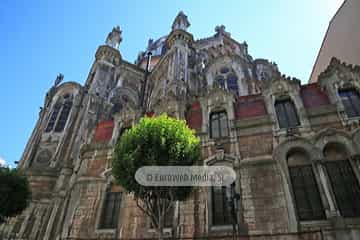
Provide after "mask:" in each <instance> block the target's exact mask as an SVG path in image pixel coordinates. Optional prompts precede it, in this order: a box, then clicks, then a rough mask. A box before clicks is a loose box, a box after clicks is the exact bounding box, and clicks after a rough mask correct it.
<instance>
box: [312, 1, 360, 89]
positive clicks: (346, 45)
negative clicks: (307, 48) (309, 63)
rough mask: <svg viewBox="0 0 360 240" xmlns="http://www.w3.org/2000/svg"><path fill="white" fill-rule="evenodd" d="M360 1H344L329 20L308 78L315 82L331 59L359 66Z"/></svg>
mask: <svg viewBox="0 0 360 240" xmlns="http://www.w3.org/2000/svg"><path fill="white" fill-rule="evenodd" d="M359 23H360V1H358V0H344V2H343V4H342V5H341V7H340V8H339V10H338V11H337V12H336V14H335V15H334V17H333V18H332V19H331V21H330V24H329V28H328V30H327V32H326V35H325V37H324V40H323V43H322V45H321V48H320V51H319V53H318V56H317V58H316V61H315V64H314V67H313V70H312V72H311V76H310V82H316V81H317V80H318V77H319V74H320V73H322V72H323V71H325V69H326V67H327V66H328V65H329V63H330V60H331V58H332V57H336V58H338V59H340V60H341V61H345V62H347V63H348V64H354V65H360V44H359V43H360V24H359Z"/></svg>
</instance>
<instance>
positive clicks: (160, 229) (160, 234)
mask: <svg viewBox="0 0 360 240" xmlns="http://www.w3.org/2000/svg"><path fill="white" fill-rule="evenodd" d="M163 228H164V217H163V214H161V213H160V214H159V226H158V239H159V240H162V239H164V236H163Z"/></svg>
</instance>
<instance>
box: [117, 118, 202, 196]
mask: <svg viewBox="0 0 360 240" xmlns="http://www.w3.org/2000/svg"><path fill="white" fill-rule="evenodd" d="M199 159H200V140H199V138H197V137H196V136H195V134H194V132H193V131H192V130H190V129H189V128H188V126H187V125H186V123H185V121H183V120H177V119H174V118H171V117H168V116H167V115H165V114H163V115H161V116H158V117H154V118H142V119H141V120H140V123H139V124H138V125H136V126H134V127H133V128H131V129H129V130H127V131H126V132H125V133H124V134H123V135H122V136H121V138H120V139H119V141H118V143H117V144H116V148H115V153H114V158H113V162H112V172H113V175H114V176H115V179H116V181H117V183H118V184H120V185H121V186H123V187H124V188H125V189H126V190H127V191H128V192H131V193H133V194H134V195H135V197H139V198H142V197H143V194H144V193H146V194H148V193H149V191H157V190H159V188H157V187H144V186H141V185H139V184H138V183H137V182H136V180H135V172H136V170H137V169H139V168H140V167H143V166H191V165H194V164H196V162H197V161H198V160H199ZM167 190H169V191H172V192H173V194H172V195H173V196H174V200H182V199H184V198H186V197H187V195H188V193H189V190H191V189H189V188H188V187H176V188H175V187H169V188H168V189H167ZM161 191H162V192H164V188H161ZM165 192H166V191H165Z"/></svg>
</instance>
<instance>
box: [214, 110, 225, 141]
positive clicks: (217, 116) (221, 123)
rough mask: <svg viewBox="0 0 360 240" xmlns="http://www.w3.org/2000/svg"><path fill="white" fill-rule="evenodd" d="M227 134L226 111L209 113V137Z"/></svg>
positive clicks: (219, 136)
mask: <svg viewBox="0 0 360 240" xmlns="http://www.w3.org/2000/svg"><path fill="white" fill-rule="evenodd" d="M228 135H229V130H228V119H227V115H226V112H215V113H212V114H210V138H221V137H226V136H228Z"/></svg>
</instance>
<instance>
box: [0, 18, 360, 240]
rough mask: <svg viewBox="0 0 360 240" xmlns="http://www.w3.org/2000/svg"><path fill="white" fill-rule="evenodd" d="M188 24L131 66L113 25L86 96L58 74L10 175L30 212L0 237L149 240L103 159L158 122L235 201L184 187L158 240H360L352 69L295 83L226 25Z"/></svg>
mask: <svg viewBox="0 0 360 240" xmlns="http://www.w3.org/2000/svg"><path fill="white" fill-rule="evenodd" d="M169 26H170V24H169ZM189 26H190V22H189V20H188V17H187V16H186V15H185V14H184V13H183V12H180V13H179V14H178V15H177V16H176V17H175V19H174V21H173V23H172V25H171V29H170V31H169V32H168V33H167V34H166V35H164V36H163V37H161V38H159V39H157V40H152V39H150V40H149V41H148V46H147V47H146V49H145V50H144V51H143V52H140V53H139V55H138V57H137V59H136V61H135V63H130V62H128V61H126V60H125V59H123V58H122V56H121V52H120V51H119V50H118V47H119V45H120V44H121V41H122V38H123V37H126V34H122V30H121V29H120V28H119V27H114V28H113V29H112V31H111V32H110V33H109V34H108V35H107V38H106V40H105V43H104V44H103V45H101V46H99V47H98V49H97V51H96V53H95V59H94V62H93V64H92V66H91V69H90V71H89V74H88V77H87V79H86V82H85V84H84V85H80V84H79V83H76V82H66V81H64V80H63V78H64V76H63V75H61V74H60V75H58V76H57V78H56V80H55V82H54V84H53V85H52V86H51V87H50V89H49V90H48V92H47V94H46V96H44V104H43V106H42V107H41V110H40V112H39V118H38V121H37V123H36V126H35V127H34V130H33V132H32V134H31V137H30V139H29V140H28V143H27V145H26V147H25V149H24V153H23V155H22V158H21V161H20V162H19V164H18V168H20V169H22V170H23V171H24V172H25V173H26V175H27V176H28V179H29V182H30V185H31V190H32V200H31V203H30V204H29V206H28V208H27V209H26V210H25V211H24V212H23V213H22V214H20V215H18V216H16V217H13V218H10V219H8V221H7V223H6V224H3V225H0V238H1V239H22V240H37V239H40V240H61V239H62V240H70V239H71V240H95V239H99V240H101V239H103V240H105V239H109V240H110V239H128V240H130V239H131V240H138V239H139V240H140V239H154V238H156V232H155V230H154V228H153V226H152V224H151V223H150V220H149V218H148V217H147V216H145V215H144V214H143V212H142V211H141V210H140V209H139V208H138V207H137V205H136V203H135V201H134V199H133V196H132V195H131V194H128V193H127V192H126V191H125V190H124V189H123V188H122V187H121V186H119V185H116V184H114V179H113V177H112V175H111V161H112V154H113V150H114V146H115V144H116V141H117V139H118V138H119V137H120V136H121V134H122V133H123V132H124V131H125V130H126V129H129V128H131V127H132V126H133V125H135V124H136V123H137V122H138V121H139V119H140V118H142V117H144V116H145V117H152V116H158V115H160V114H162V113H167V114H168V115H169V116H172V117H174V118H178V119H184V120H185V121H186V123H187V124H188V126H189V127H190V128H192V129H193V130H194V131H195V133H196V135H197V136H198V137H199V138H200V140H201V155H202V158H201V159H202V163H203V164H204V165H208V166H212V165H221V166H229V167H231V168H233V169H234V171H235V172H236V181H235V184H234V185H233V186H232V188H233V189H232V191H233V192H235V193H236V194H235V195H236V196H237V197H236V199H235V200H234V201H232V203H233V206H232V207H229V199H228V198H229V196H228V194H227V193H228V189H227V187H196V188H194V190H193V192H192V193H191V196H190V198H189V199H187V200H186V201H182V202H175V203H174V206H172V208H171V211H170V213H169V214H167V216H166V224H165V228H164V230H163V231H164V236H165V237H166V238H169V239H229V240H230V239H242V240H245V239H246V240H277V239H282V240H358V239H360V129H359V123H360V94H359V93H360V67H359V66H352V65H349V64H347V63H344V62H342V61H341V59H336V58H333V59H332V60H331V62H329V64H328V66H327V68H326V70H325V71H323V72H322V73H321V74H320V75H319V76H318V77H317V79H316V81H314V82H312V83H310V84H302V83H301V82H300V80H299V79H295V78H291V77H288V76H286V75H284V74H282V73H281V72H280V70H279V69H278V66H277V65H276V64H275V63H274V62H270V61H268V60H266V59H254V58H253V57H252V56H251V55H250V53H249V52H248V44H247V43H246V42H245V41H244V42H239V41H237V40H235V39H233V38H232V37H231V34H230V33H229V32H227V31H226V29H225V26H223V25H220V26H217V27H216V28H215V32H214V35H212V36H209V37H207V38H203V39H195V37H194V36H193V35H192V34H191V33H190V32H188V27H189ZM49 85H50V84H49Z"/></svg>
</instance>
